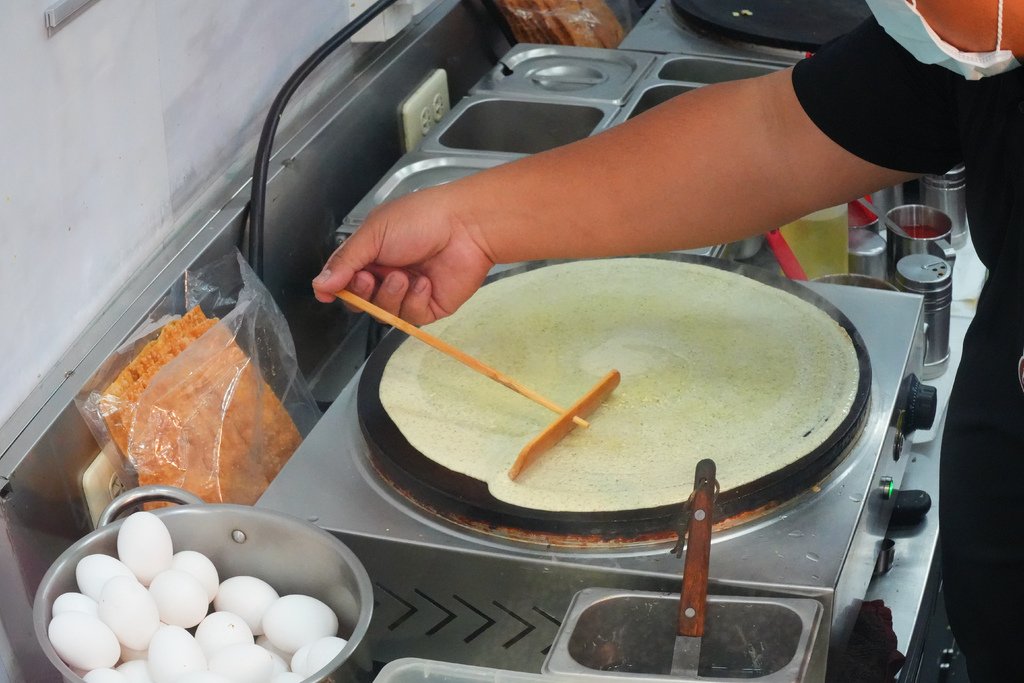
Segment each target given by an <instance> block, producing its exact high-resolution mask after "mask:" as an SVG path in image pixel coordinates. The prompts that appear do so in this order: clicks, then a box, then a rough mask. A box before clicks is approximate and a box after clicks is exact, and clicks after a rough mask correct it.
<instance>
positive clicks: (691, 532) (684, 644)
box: [671, 459, 718, 677]
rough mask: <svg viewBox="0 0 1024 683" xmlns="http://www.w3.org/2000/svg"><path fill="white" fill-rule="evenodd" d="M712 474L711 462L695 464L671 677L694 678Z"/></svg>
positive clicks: (703, 606) (705, 589)
mask: <svg viewBox="0 0 1024 683" xmlns="http://www.w3.org/2000/svg"><path fill="white" fill-rule="evenodd" d="M715 472H716V468H715V461H714V460H710V459H705V460H701V461H700V462H699V463H697V469H696V473H695V475H694V482H693V494H692V495H691V496H690V500H689V506H688V507H689V510H688V518H689V519H688V522H687V523H686V528H685V535H686V560H685V561H684V564H683V589H682V592H681V594H680V596H679V621H678V627H677V630H676V634H677V635H676V641H675V645H674V647H673V649H672V669H671V673H672V675H673V676H691V677H695V676H696V675H697V665H698V664H699V663H700V644H701V638H703V636H704V615H705V612H706V608H707V597H708V567H709V564H710V561H711V525H712V523H713V522H712V519H711V517H712V514H711V513H712V511H713V509H714V503H715V494H716V489H717V487H718V484H717V481H716V480H715ZM680 543H682V537H680Z"/></svg>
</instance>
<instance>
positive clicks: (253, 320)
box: [80, 255, 319, 504]
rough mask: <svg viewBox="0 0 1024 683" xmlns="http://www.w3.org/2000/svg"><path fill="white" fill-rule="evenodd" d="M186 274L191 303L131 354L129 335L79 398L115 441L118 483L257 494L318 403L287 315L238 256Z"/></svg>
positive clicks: (215, 497)
mask: <svg viewBox="0 0 1024 683" xmlns="http://www.w3.org/2000/svg"><path fill="white" fill-rule="evenodd" d="M185 281H186V292H185V294H186V303H187V305H188V306H189V310H188V312H187V313H186V314H185V315H183V316H182V317H181V318H179V319H177V320H173V321H171V322H168V323H166V324H164V325H163V326H162V327H160V328H159V334H158V336H156V338H155V339H151V340H149V341H148V342H147V343H146V344H145V346H143V348H142V349H141V351H139V352H138V353H135V354H132V351H133V350H134V349H135V348H137V346H138V341H137V340H136V341H132V342H129V343H128V344H127V345H126V348H125V349H124V350H121V351H120V352H119V353H118V354H116V355H115V357H114V358H115V361H114V362H113V363H111V364H109V366H108V368H107V370H106V372H105V373H102V374H105V375H106V376H108V377H109V376H110V375H111V374H113V373H114V372H115V371H116V373H117V374H116V376H115V377H114V379H113V380H112V381H110V382H109V383H108V384H105V383H104V381H105V380H104V378H103V377H99V378H97V381H96V382H94V384H96V385H97V386H98V387H99V388H98V389H96V390H93V391H92V392H90V394H89V395H88V397H87V398H86V400H85V401H84V402H82V403H80V408H81V409H82V412H83V413H84V414H85V415H86V417H87V418H88V419H89V422H90V426H91V427H92V428H93V431H94V434H96V436H97V438H98V440H100V442H101V443H104V442H105V440H106V439H107V438H109V439H110V440H111V441H113V443H114V444H115V445H116V446H117V450H118V451H119V452H120V454H121V457H122V458H123V460H121V461H120V462H119V463H117V465H118V469H119V471H120V473H121V477H122V481H125V482H126V483H130V484H138V485H147V484H169V485H173V486H179V487H181V488H184V489H186V490H188V491H191V492H192V493H195V494H196V495H198V496H200V497H201V498H203V499H204V500H206V501H207V502H211V503H215V502H217V503H219V502H225V503H241V504H252V503H255V502H256V500H257V499H258V498H259V496H260V495H261V494H262V493H263V491H264V490H265V489H266V487H267V486H268V485H269V484H270V482H271V481H272V480H273V478H274V476H275V475H276V474H277V473H278V472H279V471H280V469H281V467H283V466H284V464H285V463H286V462H287V460H288V458H289V457H291V454H292V453H293V452H294V451H295V449H296V448H297V447H298V445H299V443H301V441H302V434H303V433H306V432H308V430H309V429H310V428H312V425H313V424H315V422H316V419H317V418H318V417H319V411H318V410H317V408H316V404H315V403H314V401H313V399H312V396H311V394H310V393H309V389H308V387H307V386H306V384H305V381H304V379H303V378H302V376H301V374H300V373H299V371H298V365H297V363H296V361H295V352H294V345H293V344H292V341H291V337H290V335H289V334H288V329H287V324H286V323H285V321H284V317H283V315H282V314H281V312H280V311H279V310H278V309H277V306H276V305H275V304H274V302H273V300H272V299H271V298H270V296H269V294H268V293H267V291H266V289H265V288H264V287H263V285H262V283H260V282H259V280H258V279H257V278H256V277H255V275H254V274H253V273H252V272H251V271H250V270H249V268H248V266H247V265H246V264H245V263H244V261H242V259H241V257H240V256H239V255H233V256H232V257H231V258H230V259H221V260H219V261H217V262H215V263H213V264H211V265H210V266H207V267H206V268H204V269H201V270H199V271H196V272H195V273H188V274H187V276H186V280H185ZM208 313H209V314H211V315H207V314H208ZM217 313H220V314H221V316H222V317H220V318H217V317H214V316H215V315H216V314H217ZM150 336H151V335H150ZM129 358H130V359H131V360H130V361H128V362H127V363H126V362H125V361H127V359H129Z"/></svg>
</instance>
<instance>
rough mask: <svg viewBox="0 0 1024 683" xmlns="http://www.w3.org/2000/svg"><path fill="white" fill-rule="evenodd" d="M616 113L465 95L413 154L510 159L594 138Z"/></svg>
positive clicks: (606, 108)
mask: <svg viewBox="0 0 1024 683" xmlns="http://www.w3.org/2000/svg"><path fill="white" fill-rule="evenodd" d="M619 109H620V108H619V107H618V106H617V105H614V104H608V103H605V102H597V101H590V102H586V103H578V102H567V101H564V100H562V99H561V98H548V99H541V98H529V97H499V96H495V95H469V96H467V97H464V98H463V99H462V100H460V101H459V103H458V104H457V105H455V107H454V108H453V109H452V111H451V112H450V113H449V114H448V115H447V116H445V117H444V118H443V119H442V120H441V122H440V123H438V124H437V125H436V126H434V128H432V129H431V130H430V132H429V133H428V134H427V136H426V137H425V138H424V139H423V142H422V143H421V144H420V148H419V149H420V151H421V152H425V153H429V154H435V155H437V154H472V155H477V156H500V157H504V158H506V159H514V158H518V157H522V156H526V155H528V154H535V153H537V152H542V151H545V150H548V149H552V148H554V147H559V146H561V145H565V144H568V143H570V142H575V141H577V140H582V139H583V138H586V137H589V136H591V135H594V134H595V133H599V132H601V131H602V130H605V129H606V128H608V127H609V126H610V125H611V122H612V119H613V118H614V117H615V115H616V114H617V113H618V112H619Z"/></svg>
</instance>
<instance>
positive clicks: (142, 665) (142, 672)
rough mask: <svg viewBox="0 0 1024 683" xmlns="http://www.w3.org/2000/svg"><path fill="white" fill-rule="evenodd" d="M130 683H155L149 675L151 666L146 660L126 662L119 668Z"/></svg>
mask: <svg viewBox="0 0 1024 683" xmlns="http://www.w3.org/2000/svg"><path fill="white" fill-rule="evenodd" d="M117 670H118V671H119V672H121V673H123V674H124V675H125V676H126V677H127V678H128V681H129V682H130V683H153V677H152V676H150V675H149V664H148V663H147V662H146V660H144V659H137V660H134V661H131V662H125V663H124V664H122V665H121V666H119V667H117Z"/></svg>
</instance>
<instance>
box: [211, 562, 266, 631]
mask: <svg viewBox="0 0 1024 683" xmlns="http://www.w3.org/2000/svg"><path fill="white" fill-rule="evenodd" d="M277 598H278V594H277V591H276V590H274V589H273V587H272V586H271V585H270V584H269V583H267V582H266V581H263V580H262V579H257V578H256V577H254V576H233V577H231V578H230V579H226V580H224V581H222V582H221V584H220V588H219V589H218V590H217V597H216V598H214V600H213V607H214V609H215V610H217V611H218V612H232V613H233V614H237V615H238V616H240V617H242V618H243V619H245V623H247V624H249V629H250V630H251V631H252V633H253V635H255V636H258V635H261V634H262V633H263V625H262V622H263V614H264V613H265V612H266V611H267V608H268V607H270V605H271V604H272V603H273V602H274V601H275V600H277Z"/></svg>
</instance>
